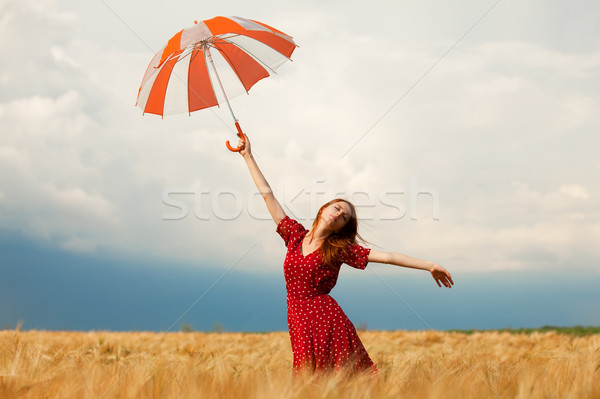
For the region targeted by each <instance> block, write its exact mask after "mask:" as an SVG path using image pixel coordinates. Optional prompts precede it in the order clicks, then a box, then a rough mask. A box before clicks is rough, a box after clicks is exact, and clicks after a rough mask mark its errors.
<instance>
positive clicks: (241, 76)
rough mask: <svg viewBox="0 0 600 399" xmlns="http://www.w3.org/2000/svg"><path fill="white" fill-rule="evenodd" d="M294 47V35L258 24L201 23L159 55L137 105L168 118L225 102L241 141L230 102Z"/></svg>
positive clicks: (217, 19) (222, 20)
mask: <svg viewBox="0 0 600 399" xmlns="http://www.w3.org/2000/svg"><path fill="white" fill-rule="evenodd" d="M295 48H296V44H295V43H294V40H293V39H292V38H291V37H290V36H288V35H286V34H285V33H283V32H281V31H279V30H277V29H275V28H272V27H270V26H268V25H266V24H263V23H261V22H258V21H253V20H249V19H244V18H239V17H229V18H226V17H215V18H213V19H209V20H206V21H201V22H196V24H195V25H194V26H192V27H190V28H186V29H183V30H182V31H180V32H178V33H177V34H176V35H175V36H173V37H172V38H171V39H170V40H169V42H168V43H167V44H166V45H165V46H164V47H163V48H162V49H161V50H160V51H159V52H158V53H156V55H155V56H154V58H153V59H152V61H151V62H150V65H149V66H148V68H147V69H146V73H145V74H144V78H143V79H142V84H141V86H140V89H139V92H138V98H137V105H138V106H139V107H140V108H141V109H142V110H143V111H144V113H150V114H156V115H161V116H163V115H167V114H174V113H182V112H188V113H190V112H193V111H197V110H200V109H203V108H208V107H212V106H214V105H218V104H219V103H221V102H226V103H227V105H228V107H229V109H230V111H231V114H232V116H233V119H234V122H235V124H236V127H237V129H238V136H240V137H242V134H243V133H242V132H241V129H240V127H239V123H238V121H237V119H236V118H235V115H234V114H233V110H232V109H231V106H230V105H229V99H228V97H229V98H230V97H232V96H234V95H237V94H240V93H243V92H244V91H245V92H246V93H247V92H248V90H250V88H251V87H252V86H253V85H254V84H255V83H256V82H258V81H259V80H261V79H263V78H266V77H268V76H270V75H271V73H273V72H274V71H275V70H276V69H277V68H278V67H279V66H281V65H282V64H283V63H285V62H286V61H288V60H289V59H290V57H291V55H292V52H293V51H294V49H295ZM228 147H229V148H230V149H232V148H231V147H230V146H229V145H228Z"/></svg>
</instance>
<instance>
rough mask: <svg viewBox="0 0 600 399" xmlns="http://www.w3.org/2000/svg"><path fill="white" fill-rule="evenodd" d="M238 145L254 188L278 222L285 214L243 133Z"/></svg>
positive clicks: (277, 222) (276, 222)
mask: <svg viewBox="0 0 600 399" xmlns="http://www.w3.org/2000/svg"><path fill="white" fill-rule="evenodd" d="M238 147H241V148H242V150H241V151H240V154H241V155H242V156H243V157H244V161H246V165H247V166H248V170H249V171H250V174H251V175H252V179H253V180H254V184H256V188H258V192H260V194H261V195H262V197H263V199H264V200H265V204H267V209H268V210H269V213H270V214H271V217H272V218H273V220H274V221H275V224H279V222H280V221H281V219H283V218H285V216H286V214H285V211H284V210H283V208H282V207H281V204H280V203H279V201H277V198H275V195H273V190H271V186H270V185H269V182H268V181H267V179H265V176H264V175H263V173H262V171H261V170H260V168H259V167H258V164H257V163H256V160H255V159H254V157H253V156H252V149H251V146H250V140H248V136H246V135H244V139H240V141H239V143H238Z"/></svg>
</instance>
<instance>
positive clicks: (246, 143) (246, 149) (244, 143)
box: [238, 134, 252, 158]
mask: <svg viewBox="0 0 600 399" xmlns="http://www.w3.org/2000/svg"><path fill="white" fill-rule="evenodd" d="M239 147H241V148H242V149H241V150H240V154H241V155H242V156H243V157H244V158H246V157H247V156H251V155H252V150H251V148H250V140H248V136H246V134H244V138H243V139H240V141H238V148H239Z"/></svg>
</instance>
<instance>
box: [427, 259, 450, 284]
mask: <svg viewBox="0 0 600 399" xmlns="http://www.w3.org/2000/svg"><path fill="white" fill-rule="evenodd" d="M429 272H430V273H431V275H432V276H433V279H434V280H435V282H436V283H437V285H438V287H441V286H442V284H444V287H448V288H451V287H452V286H453V285H454V281H452V276H451V275H450V273H448V270H446V269H444V268H443V267H441V266H440V265H436V264H434V265H433V266H431V268H430V269H429ZM440 283H441V284H440Z"/></svg>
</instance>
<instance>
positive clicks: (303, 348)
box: [277, 216, 377, 372]
mask: <svg viewBox="0 0 600 399" xmlns="http://www.w3.org/2000/svg"><path fill="white" fill-rule="evenodd" d="M277 233H279V235H280V236H281V238H283V240H284V241H285V245H286V246H287V254H286V257H285V261H284V264H283V270H284V274H285V284H286V289H287V307H288V328H289V332H290V340H291V343H292V351H293V353H294V371H296V372H297V371H301V370H307V369H308V370H314V371H329V370H339V369H341V368H346V367H347V368H349V369H355V370H356V371H357V372H358V371H365V370H370V371H376V370H377V369H376V367H375V365H374V364H373V361H372V360H371V358H370V357H369V355H368V354H367V351H366V350H365V347H364V346H363V344H362V342H361V341H360V339H359V338H358V334H357V333H356V329H355V328H354V325H353V324H352V322H351V321H350V320H349V319H348V317H347V316H346V314H345V313H344V312H343V311H342V309H341V308H340V306H339V305H338V303H337V302H336V301H335V300H334V299H333V298H332V297H330V296H329V295H327V294H328V293H329V292H330V291H331V289H332V288H333V287H334V286H335V283H336V282H337V278H338V274H339V271H340V266H341V265H342V263H346V264H348V265H350V266H352V267H355V268H357V269H364V268H365V267H366V266H367V257H368V255H369V252H370V249H368V248H363V247H362V246H360V245H358V244H353V245H351V246H350V247H349V248H348V250H347V255H342V256H341V257H340V259H339V263H337V264H336V265H334V267H333V268H331V267H327V266H325V265H324V264H323V261H322V260H321V256H320V250H319V249H317V250H316V251H314V252H312V253H310V254H307V255H306V256H304V255H303V254H302V240H303V239H304V236H305V235H306V233H308V230H306V229H305V228H304V226H302V225H301V224H300V223H298V222H297V221H295V220H293V219H290V218H289V217H287V216H286V217H285V218H284V219H282V220H281V221H280V222H279V224H278V225H277Z"/></svg>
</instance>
